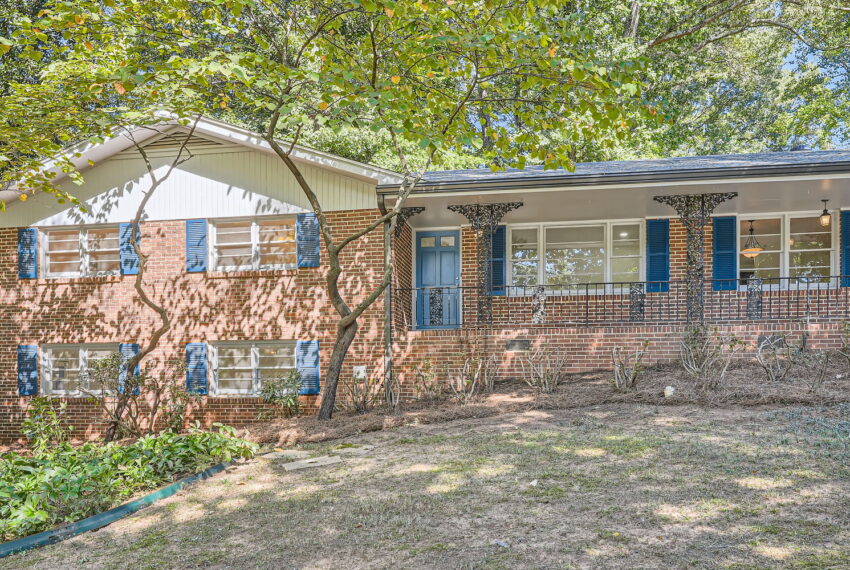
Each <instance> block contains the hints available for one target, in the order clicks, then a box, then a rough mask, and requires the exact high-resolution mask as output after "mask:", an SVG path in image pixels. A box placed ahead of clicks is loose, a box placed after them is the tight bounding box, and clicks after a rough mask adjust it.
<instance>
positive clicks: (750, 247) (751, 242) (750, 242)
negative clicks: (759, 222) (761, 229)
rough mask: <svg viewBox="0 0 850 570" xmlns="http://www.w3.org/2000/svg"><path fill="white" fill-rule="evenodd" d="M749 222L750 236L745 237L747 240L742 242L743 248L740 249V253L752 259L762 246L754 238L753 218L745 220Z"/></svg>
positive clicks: (761, 249)
mask: <svg viewBox="0 0 850 570" xmlns="http://www.w3.org/2000/svg"><path fill="white" fill-rule="evenodd" d="M747 221H748V222H749V223H750V236H749V237H748V238H747V241H746V242H745V243H744V249H742V250H741V255H743V256H744V257H746V258H749V259H752V258H754V257H757V256H758V254H760V253H761V252H762V251H764V248H763V247H762V246H761V244H760V243H759V242H758V240H757V239H756V236H755V235H754V232H755V230H754V229H753V220H747Z"/></svg>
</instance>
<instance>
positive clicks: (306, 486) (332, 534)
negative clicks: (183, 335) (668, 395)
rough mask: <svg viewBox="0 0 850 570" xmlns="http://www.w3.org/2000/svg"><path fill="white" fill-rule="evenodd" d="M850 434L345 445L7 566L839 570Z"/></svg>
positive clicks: (661, 432)
mask: <svg viewBox="0 0 850 570" xmlns="http://www.w3.org/2000/svg"><path fill="white" fill-rule="evenodd" d="M664 418H680V419H685V420H687V421H668V422H664V421H659V420H662V419H664ZM847 422H850V407H848V406H840V407H839V406H829V407H823V408H795V409H785V410H771V411H765V410H763V409H742V408H738V409H726V410H705V409H698V408H694V407H684V406H678V407H668V408H659V407H657V406H647V405H635V404H617V405H606V406H599V407H595V408H593V409H590V410H561V411H552V412H546V413H544V412H541V411H539V410H538V411H531V412H525V413H513V414H505V415H500V416H491V417H487V418H478V419H463V420H458V421H455V422H451V423H446V424H426V425H419V426H408V427H404V428H400V429H397V430H392V431H381V432H376V433H369V434H364V435H360V436H358V437H354V438H346V439H345V440H344V443H346V444H353V445H365V444H368V445H374V446H375V447H374V448H373V449H370V450H368V451H367V452H366V453H364V454H362V455H355V454H348V455H344V456H343V463H341V464H339V465H332V466H329V467H324V468H316V469H313V470H305V471H299V472H292V473H290V472H285V471H284V470H283V468H282V465H281V463H279V462H276V461H267V460H258V461H253V462H251V463H249V464H247V465H244V466H241V467H238V468H235V469H231V470H229V471H228V472H227V473H224V474H221V475H219V476H217V477H215V478H213V479H212V480H211V481H209V482H207V483H205V484H203V485H199V486H197V487H194V488H192V489H190V490H188V491H186V492H184V493H182V494H181V495H179V496H176V497H173V498H170V499H168V500H166V501H163V502H161V503H158V504H157V505H155V506H154V507H152V508H150V509H147V510H145V511H143V512H141V513H138V514H137V515H135V516H133V517H130V518H128V519H125V520H123V521H120V522H118V523H116V524H114V525H112V526H110V527H107V528H105V529H103V530H101V531H99V532H97V533H90V534H87V535H83V536H80V537H78V538H75V539H73V540H70V541H68V542H65V543H62V544H59V545H54V546H51V547H48V548H45V549H41V550H37V551H34V552H32V553H29V554H26V555H23V556H16V557H13V558H10V559H6V560H4V561H0V567H2V568H22V567H35V568H55V567H60V566H61V567H64V568H89V567H97V568H124V567H129V566H132V567H134V568H192V567H216V568H225V567H227V568H255V567H282V566H285V567H300V568H334V567H339V566H341V565H344V566H347V567H350V568H365V567H369V568H390V567H399V566H401V567H415V568H446V567H451V568H562V567H593V568H635V567H646V568H688V567H692V568H723V567H728V568H763V567H771V568H773V567H787V568H797V567H799V568H822V567H847V566H850V518H848V517H847V515H846V513H847V512H850V483H848V481H850V466H848V464H849V462H848V459H850V452H848V450H847V449H846V445H847V442H846V441H845V440H844V439H842V438H845V435H844V432H843V431H842V429H843V427H842V426H843V425H844V424H845V423H847ZM848 436H850V434H848ZM339 444H340V442H339V441H335V442H327V443H311V444H307V445H304V446H302V448H304V449H307V450H309V451H310V452H311V453H315V454H325V453H339V452H341V451H344V450H346V449H350V448H351V445H346V446H342V447H340V445H339Z"/></svg>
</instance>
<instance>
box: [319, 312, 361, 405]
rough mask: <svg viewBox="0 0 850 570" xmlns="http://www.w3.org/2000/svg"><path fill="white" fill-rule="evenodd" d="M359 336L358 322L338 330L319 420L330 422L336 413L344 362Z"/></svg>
mask: <svg viewBox="0 0 850 570" xmlns="http://www.w3.org/2000/svg"><path fill="white" fill-rule="evenodd" d="M356 335H357V321H356V320H355V321H353V322H352V323H351V324H350V325H348V326H347V327H345V328H340V329H337V333H336V342H335V343H334V350H333V353H332V354H331V361H330V363H329V364H328V372H327V375H326V376H325V389H324V390H322V405H321V406H320V407H319V419H320V420H329V419H331V416H332V415H333V413H334V405H335V404H336V387H337V384H338V383H339V375H340V373H341V372H342V362H343V360H345V355H346V354H347V353H348V348H349V347H350V346H351V343H352V342H353V341H354V337H355V336H356Z"/></svg>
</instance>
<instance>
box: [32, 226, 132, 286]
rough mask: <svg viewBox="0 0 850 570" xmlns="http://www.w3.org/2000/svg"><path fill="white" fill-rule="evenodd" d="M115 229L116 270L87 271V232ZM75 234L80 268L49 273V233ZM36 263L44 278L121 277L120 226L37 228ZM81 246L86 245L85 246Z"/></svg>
mask: <svg viewBox="0 0 850 570" xmlns="http://www.w3.org/2000/svg"><path fill="white" fill-rule="evenodd" d="M103 229H115V230H117V231H118V269H117V270H115V271H87V268H88V266H89V249H88V232H89V230H103ZM54 231H57V232H67V231H76V232H77V246H78V247H79V251H80V267H79V269H78V270H77V271H60V272H51V271H50V264H49V263H48V260H49V258H50V255H49V253H48V251H47V246H48V244H49V243H50V236H49V235H48V234H49V233H50V232H54ZM38 235H39V244H38V249H39V253H38V258H39V259H38V263H39V266H40V267H43V268H44V276H45V277H49V278H58V277H107V276H110V275H121V226H120V225H119V224H99V225H87V226H50V227H46V228H45V227H42V228H38ZM83 244H86V245H85V246H84V245H83Z"/></svg>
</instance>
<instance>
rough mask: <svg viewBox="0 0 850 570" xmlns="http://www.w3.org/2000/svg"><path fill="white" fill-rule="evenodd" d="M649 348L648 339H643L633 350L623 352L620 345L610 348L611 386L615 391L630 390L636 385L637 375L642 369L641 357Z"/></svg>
mask: <svg viewBox="0 0 850 570" xmlns="http://www.w3.org/2000/svg"><path fill="white" fill-rule="evenodd" d="M648 348H649V341H644V342H643V344H642V345H641V347H640V348H639V349H637V350H635V351H634V352H625V353H624V352H623V347H622V346H615V347H614V348H613V349H611V361H612V363H613V368H614V370H613V372H614V374H613V376H612V378H611V387H612V388H613V389H614V391H615V392H630V391H632V390H634V389H635V388H636V387H637V383H638V377H639V376H640V375H641V373H642V372H643V371H644V365H643V357H644V356H646V351H647V350H648Z"/></svg>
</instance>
